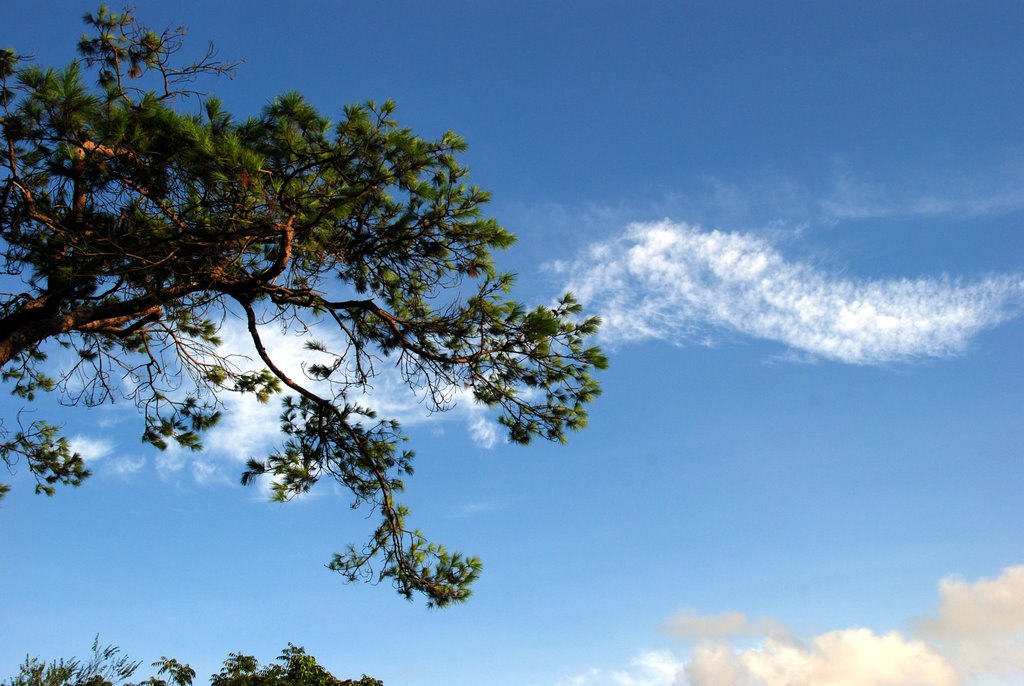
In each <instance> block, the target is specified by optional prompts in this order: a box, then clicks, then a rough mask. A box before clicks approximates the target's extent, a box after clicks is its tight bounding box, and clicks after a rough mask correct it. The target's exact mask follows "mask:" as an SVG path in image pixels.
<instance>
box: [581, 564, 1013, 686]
mask: <svg viewBox="0 0 1024 686" xmlns="http://www.w3.org/2000/svg"><path fill="white" fill-rule="evenodd" d="M939 596H940V602H939V607H938V610H937V611H936V613H935V614H934V616H932V617H928V618H926V619H924V620H921V621H919V622H917V623H916V625H915V626H916V631H915V634H914V635H904V634H903V633H900V632H898V631H890V632H888V633H884V634H880V633H877V632H875V631H873V630H871V629H868V628H864V627H851V628H847V629H839V630H834V631H827V632H824V633H821V634H819V635H816V636H811V637H798V636H796V635H795V634H793V633H791V632H789V631H787V630H785V629H784V628H783V627H782V625H781V624H779V623H777V622H775V621H772V620H759V621H756V622H753V621H750V620H749V619H747V617H746V616H745V615H743V614H742V613H738V612H729V613H723V614H718V615H704V616H702V615H699V614H697V613H695V612H693V611H692V610H684V611H682V612H681V613H679V614H677V615H676V616H675V617H673V618H671V619H670V620H669V621H668V622H666V624H665V630H666V631H667V632H668V633H669V634H671V635H673V636H674V637H676V638H678V639H681V640H682V641H684V642H685V643H687V644H690V645H691V646H692V647H691V650H690V652H689V654H688V655H686V656H682V657H681V656H678V655H676V654H675V653H674V652H672V651H648V652H645V653H642V654H640V655H639V656H638V657H637V658H636V659H634V660H633V661H632V662H631V663H630V665H629V666H628V667H627V668H625V669H622V670H607V671H602V670H599V669H595V668H592V669H589V670H587V671H586V672H584V673H582V674H579V675H577V676H575V677H572V678H570V679H567V680H563V682H562V683H564V684H573V685H574V686H826V685H827V686H958V685H960V684H965V683H976V682H978V680H979V679H982V680H986V679H987V681H983V682H984V683H1007V684H1008V683H1022V682H1024V565H1020V566H1014V567H1008V568H1006V569H1004V570H1003V571H1002V573H1001V574H1000V575H999V576H998V577H996V578H994V579H979V580H977V581H975V582H973V583H971V582H967V581H964V580H962V579H960V578H958V577H947V578H945V579H943V580H941V581H940V582H939ZM751 638H753V639H756V640H754V641H753V642H751V641H750V640H749V639H751ZM737 639H744V641H743V643H744V647H737V646H736V645H735V643H736V641H737Z"/></svg>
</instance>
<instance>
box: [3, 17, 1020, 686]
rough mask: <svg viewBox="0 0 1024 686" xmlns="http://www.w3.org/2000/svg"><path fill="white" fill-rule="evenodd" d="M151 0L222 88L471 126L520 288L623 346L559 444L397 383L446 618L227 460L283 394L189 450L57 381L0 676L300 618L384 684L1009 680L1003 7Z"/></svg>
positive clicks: (30, 22) (10, 585) (243, 643)
mask: <svg viewBox="0 0 1024 686" xmlns="http://www.w3.org/2000/svg"><path fill="white" fill-rule="evenodd" d="M137 5H138V14H139V16H140V17H141V18H142V19H144V20H145V21H146V22H148V23H150V24H152V25H154V26H157V27H164V26H167V25H178V24H184V25H186V26H187V27H188V29H189V33H190V36H191V41H192V43H191V45H192V46H193V48H194V49H196V50H201V49H203V48H204V47H205V45H206V43H207V42H208V41H211V40H212V41H214V42H215V43H216V44H217V46H218V48H219V50H220V54H221V56H222V57H224V58H226V59H244V60H245V64H244V65H243V66H242V68H241V70H240V71H239V72H238V75H237V77H236V78H235V79H233V80H226V79H225V80H222V81H219V82H216V83H213V84H212V85H210V87H209V88H210V90H212V91H214V92H216V93H217V94H218V95H219V96H220V97H221V98H222V99H223V101H224V103H225V105H226V107H227V108H228V109H229V110H230V111H232V112H234V113H235V114H236V115H237V116H239V117H242V116H245V115H248V114H252V113H256V112H258V110H259V108H260V107H261V106H262V105H263V104H265V103H266V102H268V101H269V100H270V99H271V98H273V97H274V96H275V95H277V94H279V93H282V92H285V91H289V90H297V91H300V92H302V93H304V94H305V95H306V96H307V97H308V98H309V100H310V101H311V102H312V103H314V104H315V105H316V106H317V107H318V108H320V109H321V111H323V112H325V113H327V114H328V115H331V116H335V115H337V114H338V113H340V111H341V108H342V106H343V105H344V104H346V103H352V102H359V101H363V100H367V99H375V100H378V101H381V100H384V99H388V98H390V99H393V100H395V101H396V103H397V105H398V110H397V113H396V118H397V119H398V120H399V121H400V122H402V123H403V124H405V125H408V126H410V127H412V128H413V129H414V130H416V131H417V132H419V133H421V134H422V135H425V136H436V135H440V134H441V133H443V132H444V131H445V130H448V129H453V130H455V131H456V132H458V133H460V134H461V135H463V136H464V137H465V138H466V139H467V140H468V142H469V144H470V150H469V152H468V153H467V155H466V157H465V160H466V162H467V163H468V164H469V165H470V167H471V168H472V170H473V179H474V180H475V182H477V183H479V184H480V185H481V186H483V187H484V188H487V189H488V190H490V191H491V192H492V193H493V202H492V203H491V205H490V213H491V214H492V215H493V216H495V217H497V218H498V219H499V220H500V221H501V222H502V223H503V224H504V225H505V226H507V227H508V228H509V229H511V230H512V231H514V232H515V233H516V234H517V235H518V236H519V242H518V243H517V245H516V246H514V247H513V249H511V250H510V251H508V252H507V253H505V254H503V255H500V256H499V258H498V261H499V264H500V265H501V266H502V267H504V268H505V269H508V270H511V271H514V272H516V273H518V274H519V281H518V288H517V291H516V293H517V295H518V296H519V297H520V298H521V299H523V300H526V301H529V302H532V303H543V302H548V301H550V300H551V299H553V298H554V297H556V296H557V295H559V294H560V293H561V292H564V291H565V290H566V289H572V290H573V291H575V292H576V293H578V294H579V295H580V296H581V298H582V299H583V300H584V301H585V303H586V305H587V308H588V311H590V312H593V313H597V314H600V315H602V316H603V317H604V319H605V321H606V324H605V327H604V329H603V332H602V338H601V342H602V344H603V346H604V347H605V348H606V350H607V351H608V353H609V355H610V358H611V368H610V369H609V370H608V371H607V372H605V373H603V374H601V375H600V380H601V382H602V384H603V387H604V394H603V396H602V397H601V398H600V399H599V400H598V402H597V403H596V404H595V405H594V407H593V411H592V415H591V426H590V427H589V428H588V429H586V430H585V431H584V432H582V433H580V434H578V435H575V436H573V437H572V438H571V440H570V442H569V444H568V445H567V446H557V445H547V444H542V445H536V446H531V447H530V448H526V449H524V448H521V447H515V446H511V445H508V444H507V443H505V441H504V439H503V437H502V435H501V434H500V432H499V431H497V427H496V426H495V425H494V423H493V422H492V421H489V418H488V417H487V416H486V415H485V414H484V413H483V412H482V411H481V410H479V409H478V408H474V407H472V406H471V405H469V404H467V403H463V404H461V405H460V406H459V407H458V408H456V410H455V411H453V412H451V413H449V414H448V415H447V416H433V417H431V416H427V415H426V414H425V413H424V411H423V410H422V408H420V407H419V406H417V404H416V402H415V398H412V397H409V396H407V395H403V394H402V393H401V392H400V389H399V388H398V387H397V386H395V387H392V386H390V385H389V384H388V383H382V384H381V385H380V386H379V387H378V388H377V394H376V396H375V400H374V402H375V403H376V404H377V406H378V407H380V408H381V409H382V410H384V411H388V412H392V413H393V414H394V416H397V417H398V418H400V419H401V420H402V421H403V424H404V426H405V427H406V428H407V430H408V432H409V433H410V436H411V446H412V447H413V448H415V450H416V451H417V472H416V476H415V477H414V478H412V479H411V480H410V482H409V490H408V493H407V498H406V500H407V502H408V503H409V505H410V507H411V509H412V517H413V518H414V519H415V521H416V523H417V524H418V525H419V526H421V527H422V528H423V529H424V530H425V531H426V532H428V534H429V535H430V536H432V537H434V538H436V539H437V540H440V541H442V542H445V543H446V544H448V545H450V546H451V547H453V548H457V549H460V550H463V551H465V552H467V553H471V554H477V555H480V556H481V557H482V558H483V560H484V573H483V576H482V578H481V580H480V581H479V583H478V584H477V586H476V591H475V595H474V596H473V598H472V599H471V600H470V602H469V603H468V604H466V605H464V606H460V607H456V608H453V609H449V610H444V611H428V610H427V609H425V608H424V607H423V606H422V604H421V603H407V602H405V601H403V600H402V599H401V598H399V597H398V596H397V595H395V594H394V593H393V592H392V591H391V590H390V589H389V588H386V587H364V586H346V585H344V584H343V583H342V580H341V579H340V578H339V577H337V576H335V575H332V574H331V573H330V572H329V571H328V570H326V569H325V568H324V567H323V565H324V563H326V562H327V561H328V559H329V558H330V555H331V553H332V552H334V551H335V550H339V549H341V548H342V547H343V546H344V545H345V544H346V543H348V542H350V541H353V540H359V539H360V538H361V537H362V536H364V535H365V534H366V533H367V532H368V531H369V530H370V527H371V525H372V521H371V520H367V519H365V518H364V517H363V515H362V514H361V513H359V512H352V511H350V510H349V508H348V501H347V500H346V498H345V497H344V494H341V493H337V492H335V491H334V490H332V488H330V487H329V486H327V487H324V488H322V489H320V490H319V491H317V492H315V493H314V494H313V496H311V497H308V498H305V499H303V500H302V501H301V502H296V503H290V504H286V505H272V504H269V503H267V502H266V500H265V494H264V493H263V492H261V491H260V490H259V489H245V488H243V487H241V486H239V485H238V484H237V477H238V474H239V473H240V471H241V468H242V464H243V462H244V460H245V459H246V458H247V457H249V456H250V455H255V454H259V453H260V451H264V450H267V449H268V448H269V446H271V445H273V440H274V434H275V416H276V414H277V408H276V407H273V406H272V407H270V408H269V409H263V408H260V407H256V406H254V405H253V404H249V403H246V402H241V401H238V400H234V399H232V400H229V410H231V412H232V414H231V415H230V416H229V417H228V418H227V419H226V420H225V422H224V424H223V425H222V426H220V427H218V428H217V429H216V430H215V431H213V432H212V433H211V435H210V436H209V437H208V440H207V446H208V449H207V451H205V452H204V453H201V454H197V455H193V454H184V453H179V452H173V451H172V452H168V453H164V454H158V453H156V452H155V451H153V450H150V449H149V448H148V447H146V446H143V444H142V443H141V442H140V441H139V435H140V434H141V424H140V422H139V420H138V417H137V416H136V415H135V412H134V408H133V407H132V406H131V405H130V404H124V403H122V404H118V405H115V406H113V407H103V408H96V409H90V410H86V409H81V408H79V409H73V408H59V407H55V406H53V405H52V403H49V401H44V402H43V403H42V404H41V406H40V408H39V411H40V413H42V412H43V411H44V410H46V411H50V412H52V413H54V414H55V415H56V416H57V417H58V418H59V419H60V420H61V421H63V422H65V423H66V426H67V432H68V434H69V435H71V436H74V437H75V443H76V446H77V447H79V448H80V449H81V450H82V452H83V453H84V454H86V455H87V456H90V457H91V459H90V465H91V467H92V468H93V471H94V473H95V474H94V476H93V477H92V478H91V479H90V480H89V481H88V482H87V483H86V484H85V485H84V486H83V487H82V488H81V489H78V490H74V491H71V490H65V491H60V492H58V494H57V496H56V497H54V498H52V499H48V498H44V497H39V496H34V495H33V494H32V492H31V491H32V488H31V487H32V483H31V479H30V477H29V476H28V475H27V474H26V473H25V472H24V469H20V470H16V471H15V473H14V474H13V475H11V476H10V477H8V476H7V475H3V476H4V479H3V480H6V481H9V482H11V483H12V484H13V486H14V489H13V490H12V492H11V493H10V494H9V496H8V497H7V498H6V499H5V500H4V501H3V504H2V506H0V549H2V551H3V552H2V553H0V589H2V591H0V597H2V600H0V676H9V675H12V674H13V673H14V672H15V671H16V669H17V665H18V663H19V662H20V661H21V660H22V659H23V658H24V657H25V655H26V654H33V655H42V656H44V657H58V656H67V655H75V654H78V655H82V654H84V653H85V652H87V650H88V647H89V645H90V643H91V641H92V638H93V636H94V635H96V634H97V633H98V634H99V635H100V638H101V641H104V642H110V643H116V644H118V645H120V646H122V648H123V649H124V650H125V651H126V652H127V653H128V654H129V655H131V656H133V657H135V658H137V659H141V660H143V661H144V662H145V663H147V664H148V663H149V662H152V661H153V660H156V659H158V658H160V657H161V656H162V655H167V656H172V657H177V658H178V659H180V660H183V661H187V662H190V663H191V664H192V665H193V666H194V667H195V668H196V669H197V671H198V673H199V676H200V678H205V677H206V676H208V675H209V674H211V673H213V672H214V671H216V669H217V668H218V666H219V664H220V662H221V661H222V660H223V659H224V658H225V657H226V656H227V654H228V652H232V651H236V652H243V653H247V654H253V655H256V656H257V657H259V658H260V659H261V660H270V659H272V658H274V657H275V656H276V655H277V654H278V653H279V651H280V649H281V648H283V647H284V646H285V645H286V644H287V643H288V642H293V643H295V644H297V645H303V646H305V647H306V648H307V650H309V652H311V653H312V654H313V655H315V656H316V657H317V658H318V659H319V660H320V661H321V663H322V664H324V665H325V666H326V667H328V668H329V669H330V670H331V671H332V672H334V673H335V674H337V675H338V676H342V677H346V676H358V675H359V674H361V673H364V672H365V673H367V674H370V675H373V676H376V677H377V678H380V679H383V680H384V682H385V683H386V684H387V685H388V686H433V685H439V684H455V685H459V686H461V685H466V686H474V685H477V684H480V685H484V684H487V685H495V686H670V685H676V686H819V685H820V684H824V683H829V684H834V685H836V686H869V685H870V686H876V685H884V686H889V685H891V686H907V685H915V684H918V685H928V686H947V685H949V686H952V685H954V684H960V683H965V684H1016V683H1022V682H1024V641H1022V636H1024V567H1022V566H1021V565H1022V564H1024V537H1022V530H1024V499H1022V498H1021V492H1022V491H1024V356H1022V342H1024V319H1022V318H1021V314H1022V312H1024V309H1022V308H1024V227H1022V225H1021V224H1022V219H1024V130H1022V128H1021V123H1022V122H1024V82H1022V80H1021V79H1022V77H1021V74H1024V4H1022V3H1020V2H991V1H987V0H978V1H976V2H946V1H942V0H937V1H935V2H928V3H924V2H909V1H907V2H903V1H886V2H870V1H868V2H865V1H857V2H852V1H851V2H845V1H840V2H789V1H783V2H772V3H767V2H754V1H752V0H750V1H745V2H742V1H731V0H724V1H720V2H710V1H708V2H704V1H698V2H685V3H684V2H679V3H672V2H643V1H640V2H630V3H626V2H600V1H596V0H595V1H593V2H515V3H513V2H507V3H505V2H445V3H419V2H358V3H357V2H301V1H298V0H296V1H294V2H287V3H282V2H274V3H271V2H264V1H263V0H245V1H244V2H242V1H227V0H222V1H217V2H192V1H187V2H177V3H165V2H155V1H151V0H140V1H139V2H138V3H137ZM92 9H95V7H94V6H93V5H91V4H90V3H83V2H79V1H78V0H75V1H74V2H55V1H52V0H35V1H32V2H28V1H25V0H12V2H9V3H8V4H7V5H6V6H5V11H4V13H3V22H2V24H0V46H3V47H7V46H9V47H13V48H15V49H16V50H17V51H18V52H21V53H29V54H32V55H34V56H35V59H36V60H37V61H38V62H39V63H41V64H63V63H65V62H67V61H68V60H69V59H71V58H72V57H73V48H74V43H75V41H76V40H77V38H78V37H79V36H80V35H81V34H82V32H83V27H82V25H81V23H80V16H81V14H82V13H84V12H85V11H89V10H92ZM226 333H227V334H228V337H229V338H230V336H231V334H232V332H231V331H228V332H226ZM275 345H276V346H278V348H279V349H280V350H281V351H285V352H286V351H287V350H289V349H294V348H295V347H296V346H297V345H298V342H297V341H296V340H294V339H290V338H281V339H280V340H278V341H276V342H275ZM2 402H3V406H2V411H3V412H4V415H5V416H7V417H10V416H12V415H13V414H15V413H16V412H17V411H18V410H19V408H20V407H21V406H20V405H19V403H18V402H15V400H14V399H13V398H10V397H7V396H5V399H4V400H3V401H2ZM146 675H148V673H147V674H146ZM837 675H839V676H837ZM830 679H831V681H830ZM204 683H205V682H204Z"/></svg>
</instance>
